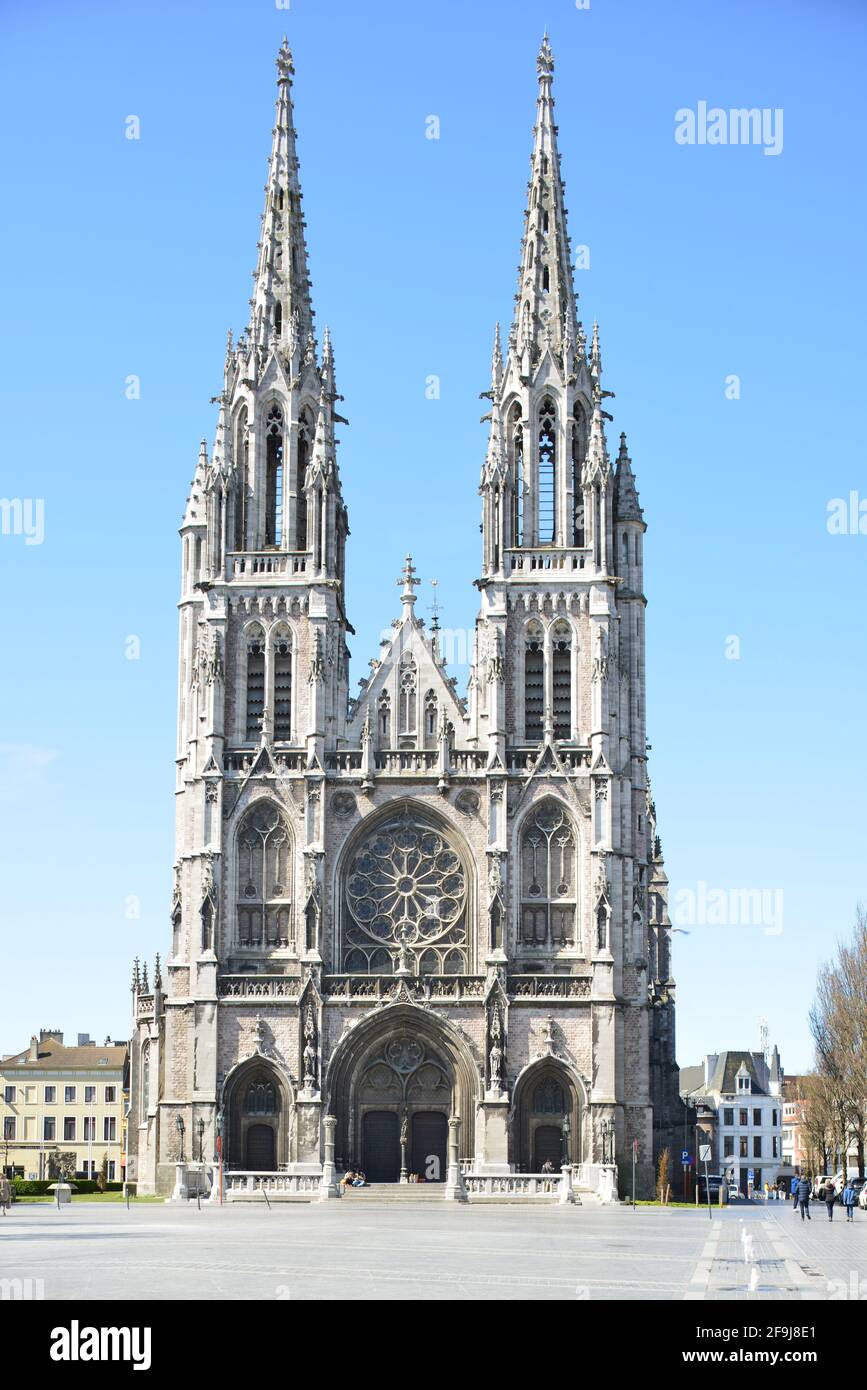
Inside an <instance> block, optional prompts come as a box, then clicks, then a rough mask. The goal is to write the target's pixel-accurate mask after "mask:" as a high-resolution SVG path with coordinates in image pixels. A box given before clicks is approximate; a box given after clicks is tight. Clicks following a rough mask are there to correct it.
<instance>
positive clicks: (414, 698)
mask: <svg viewBox="0 0 867 1390" xmlns="http://www.w3.org/2000/svg"><path fill="white" fill-rule="evenodd" d="M417 707H418V673H417V671H416V665H415V658H414V657H413V655H412V653H411V652H405V653H404V655H403V656H402V657H401V659H400V700H399V706H398V708H399V713H398V723H399V729H400V732H401V733H402V734H414V733H415V725H416V709H417Z"/></svg>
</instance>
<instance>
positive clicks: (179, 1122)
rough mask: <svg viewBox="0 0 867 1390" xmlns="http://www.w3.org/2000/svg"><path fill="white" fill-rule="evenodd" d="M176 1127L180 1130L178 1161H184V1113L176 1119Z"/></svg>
mask: <svg viewBox="0 0 867 1390" xmlns="http://www.w3.org/2000/svg"><path fill="white" fill-rule="evenodd" d="M175 1129H176V1130H177V1131H178V1163H184V1162H185V1161H186V1160H185V1158H184V1120H183V1116H182V1115H179V1116H178V1118H177V1119H176V1120H175Z"/></svg>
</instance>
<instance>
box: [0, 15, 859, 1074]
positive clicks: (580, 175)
mask: <svg viewBox="0 0 867 1390" xmlns="http://www.w3.org/2000/svg"><path fill="white" fill-rule="evenodd" d="M546 24H547V26H548V29H549V32H550V36H551V41H552V44H553V47H554V52H555V58H556V74H555V88H554V90H555V96H556V102H557V119H558V122H559V126H560V149H561V155H562V159H563V171H564V176H565V178H566V181H567V202H568V206H569V215H570V232H571V237H572V243H573V247H575V246H579V245H586V246H587V247H589V248H590V256H589V259H590V264H589V268H587V269H581V270H578V271H576V281H577V288H578V291H579V294H580V296H581V308H582V313H583V318H584V322H585V324H586V325H589V324H590V323H592V320H593V318H594V316H598V318H599V320H600V324H601V331H602V348H603V360H604V365H605V384H606V385H607V386H608V387H609V388H611V389H612V390H614V391H615V392H616V399H615V400H614V401H613V402H611V403H610V404H611V408H612V411H613V413H614V415H615V424H614V425H613V426H612V427H611V432H610V435H609V442H610V444H612V445H616V436H617V432H619V431H620V430H621V429H625V430H627V432H628V436H629V444H630V451H631V453H632V457H633V460H634V466H635V471H636V475H637V479H638V486H639V491H640V495H641V501H642V504H643V506H644V509H645V517H646V520H647V522H648V525H649V531H648V536H647V541H646V551H645V555H646V587H647V593H648V598H649V601H650V607H649V610H648V629H647V631H648V726H649V736H650V739H651V743H652V748H653V751H652V755H651V757H652V762H651V772H652V778H653V787H654V792H655V796H656V802H657V808H658V813H659V819H660V829H661V834H662V839H663V848H664V851H665V856H666V867H667V872H668V874H669V876H670V879H671V885H672V906H673V909H676V910H677V911H678V912H679V914H680V916H679V920H681V921H683V923H684V925H685V926H690V927H691V930H690V934H689V935H679V936H677V937H676V938H675V942H676V955H675V973H676V976H677V980H678V1001H679V1009H678V1032H679V1047H678V1053H679V1058H680V1061H681V1063H682V1064H685V1063H689V1062H693V1061H696V1060H698V1058H699V1056H700V1055H701V1054H702V1053H703V1052H704V1051H707V1050H716V1049H719V1048H722V1047H750V1046H752V1047H755V1046H757V1045H758V1035H759V1021H760V1019H761V1018H763V1017H765V1018H767V1019H768V1024H769V1029H770V1036H771V1040H772V1041H777V1042H778V1043H779V1045H780V1049H781V1052H782V1059H783V1064H784V1066H785V1067H786V1068H787V1070H789V1071H795V1070H798V1069H800V1068H803V1067H805V1066H806V1065H807V1064H808V1062H809V1059H810V1047H809V1040H808V1034H807V1028H806V1012H807V1009H808V1006H809V1002H810V998H811V994H812V989H813V982H814V978H815V972H816V968H817V965H818V964H819V962H820V961H821V960H822V959H823V958H824V957H825V956H827V955H828V954H829V953H830V951H831V950H832V949H833V946H834V943H835V940H836V939H837V937H838V936H839V935H840V934H842V933H845V932H846V931H847V930H848V928H849V926H850V924H851V922H852V919H853V916H854V911H855V905H856V903H857V901H858V900H859V898H861V899H865V898H867V875H865V764H867V753H865V720H864V685H865V665H867V661H865V636H864V612H865V585H864V572H865V558H867V535H859V534H849V535H832V534H830V533H829V531H828V526H827V519H828V504H829V502H830V501H831V499H833V498H838V497H839V498H845V499H847V503H848V498H849V494H850V493H851V492H855V493H857V494H858V498H857V499H856V501H857V500H865V501H867V466H865V451H864V424H863V401H864V378H865V334H864V330H863V323H864V311H865V281H864V244H865V220H867V219H865V186H864V149H865V114H864V112H865V107H864V97H863V75H864V71H865V66H867V64H865V58H867V53H865V49H867V43H865V38H867V10H865V7H864V5H863V4H862V3H860V2H859V0H824V2H823V3H822V4H820V5H819V4H815V3H812V0H810V2H809V3H808V0H788V3H783V2H782V0H779V2H778V3H770V0H765V3H762V4H756V3H755V0H727V3H725V4H722V3H717V4H709V3H696V0H663V2H662V3H654V4H647V3H646V0H591V4H590V7H589V9H578V8H577V7H576V5H575V4H574V0H545V3H544V4H536V3H527V0H496V3H494V0H474V3H473V4H471V5H470V4H466V3H460V4H458V3H454V0H438V3H437V4H436V5H422V4H406V3H398V2H397V0H369V3H366V4H363V5H362V4H358V3H357V0H352V2H350V0H291V7H288V8H281V7H278V6H276V5H274V4H273V3H272V4H268V3H266V0H260V2H259V3H245V4H227V3H224V0H209V3H207V4H205V3H200V2H198V0H185V3H183V4H181V5H178V4H176V3H173V4H169V3H165V0H150V3H148V4H144V5H119V4H117V3H115V0H111V3H105V4H97V3H87V2H86V0H82V2H81V3H79V4H77V5H74V6H70V5H69V4H66V3H64V4H59V3H54V2H53V0H43V2H42V3H40V4H39V5H36V6H34V5H33V4H31V3H29V0H28V3H23V0H6V3H5V4H4V6H3V12H2V18H0V37H2V54H3V56H2V64H3V72H2V81H0V141H2V147H3V148H2V155H3V167H4V205H5V208H4V216H3V218H2V220H0V277H2V301H3V304H4V307H5V332H4V334H3V344H2V355H3V363H2V371H0V391H2V397H3V420H4V424H3V432H2V444H0V458H2V475H0V495H2V496H3V497H6V498H21V499H41V500H42V502H43V503H44V539H43V543H42V544H40V545H36V544H34V545H26V544H25V538H24V536H23V535H20V534H19V535H14V534H3V535H0V573H2V580H0V582H2V595H3V603H2V617H0V621H2V651H3V657H4V675H3V680H2V682H0V815H2V835H0V856H2V880H3V891H2V899H0V901H2V928H0V952H2V955H0V1053H2V1052H6V1051H13V1050H18V1049H20V1048H23V1047H24V1046H26V1044H27V1041H28V1039H29V1036H30V1034H31V1032H33V1031H34V1030H36V1029H38V1028H39V1027H40V1026H57V1027H63V1028H65V1029H66V1030H67V1032H68V1033H73V1034H74V1033H75V1032H77V1031H79V1030H81V1031H90V1032H91V1033H92V1034H93V1035H94V1036H96V1037H100V1038H101V1037H102V1036H104V1035H105V1034H111V1035H112V1036H114V1037H123V1036H126V1035H127V1033H128V1031H129V1018H128V1015H129V994H128V992H127V990H128V981H129V975H130V962H131V960H132V957H133V956H134V955H136V954H139V955H142V956H145V957H148V958H149V959H152V957H153V955H154V953H155V952H156V951H160V952H162V953H164V952H165V950H166V947H167V944H168V941H169V919H168V911H169V902H170V891H171V865H172V858H173V814H174V807H173V785H174V767H173V757H174V729H175V664H176V613H175V603H176V600H177V589H178V576H179V541H178V537H177V527H178V525H179V524H180V520H181V515H182V511H183V505H184V499H185V497H186V495H187V490H188V486H189V480H190V478H191V475H192V472H193V469H194V465H195V458H196V452H197V449H198V442H199V439H200V438H201V436H202V435H206V436H207V437H208V440H209V444H210V442H211V441H212V439H213V431H214V424H215V412H214V407H213V406H212V405H211V404H209V398H210V397H211V396H213V395H215V394H216V393H217V392H218V391H219V390H220V388H221V385H222V364H223V355H224V344H225V337H226V331H227V329H228V328H229V327H230V326H231V327H232V328H233V330H234V331H235V332H236V333H237V332H238V331H239V330H240V329H241V328H243V326H244V324H245V322H246V312H247V299H248V296H249V294H250V293H251V285H252V281H251V278H250V272H251V271H252V269H253V267H254V265H255V261H256V238H257V234H258V219H259V214H260V211H261V204H262V186H263V182H264V179H265V175H266V168H267V156H268V150H269V145H270V129H271V123H272V119H273V102H274V96H275V85H274V81H275V72H274V57H275V54H276V50H277V47H278V45H279V42H280V39H281V37H282V35H283V33H284V31H285V32H286V34H287V35H288V38H289V42H290V44H291V46H292V48H293V50H294V54H295V64H296V69H297V77H296V82H295V88H294V96H295V114H296V123H297V128H298V136H299V155H300V160H301V179H302V187H303V189H304V194H305V204H304V205H305V211H306V215H307V220H308V228H307V234H308V245H309V251H310V261H311V272H312V279H313V291H314V300H315V307H316V310H317V322H318V325H319V328H320V330H321V329H322V327H323V326H324V325H325V324H326V323H327V324H328V325H329V326H330V328H331V330H332V334H333V338H334V345H335V354H336V362H337V371H338V389H339V390H341V391H342V393H343V394H344V396H345V398H346V399H345V406H344V407H343V409H344V411H345V413H346V415H347V416H348V417H349V420H350V421H351V427H350V428H349V429H344V430H343V431H342V445H341V451H340V463H341V470H342V476H343V483H344V490H345V495H346V499H347V503H348V506H349V513H350V523H351V527H352V536H351V539H350V542H349V556H348V608H349V615H350V619H351V621H352V622H353V624H354V626H355V628H356V630H357V637H356V638H355V639H354V642H353V644H352V646H353V670H354V678H353V679H355V678H357V677H361V676H362V675H363V674H365V672H366V671H367V661H368V659H369V658H370V657H371V656H373V655H375V653H376V650H377V637H378V634H379V632H380V630H381V629H382V628H383V627H385V626H387V625H388V623H389V622H390V619H391V618H392V617H393V616H395V615H396V613H397V610H398V606H399V605H398V598H397V589H396V586H395V579H396V577H397V575H398V573H399V571H400V568H401V563H402V558H403V556H404V554H405V553H406V551H407V550H411V551H412V553H413V556H414V558H415V563H416V565H417V566H418V568H419V571H420V574H421V575H422V576H423V577H424V579H425V580H429V579H438V580H439V585H438V593H439V598H440V601H441V602H442V605H443V613H442V622H443V625H444V626H445V627H446V628H449V629H452V630H454V631H460V630H461V629H466V628H469V627H470V626H471V624H472V621H473V617H474V613H475V601H476V598H477V595H476V591H475V590H474V589H473V588H472V580H473V578H474V577H475V576H476V575H477V574H478V570H479V541H480V538H479V532H478V520H479V499H478V496H477V486H478V474H479V468H480V465H481V462H482V459H483V455H484V449H485V442H486V440H485V431H484V428H483V427H482V426H480V424H479V416H480V415H481V414H482V412H483V408H484V403H482V402H479V401H478V399H477V394H478V392H479V391H481V390H484V389H485V388H486V387H487V385H488V371H489V361H490V347H491V338H492V332H493V325H494V321H495V320H496V319H498V318H499V319H501V320H503V321H504V323H507V322H508V320H509V317H510V314H511V309H512V295H513V293H514V290H515V287H516V265H517V260H518V251H519V243H520V234H521V222H522V211H523V198H524V192H525V187H526V180H527V176H528V160H529V153H530V143H531V126H532V122H533V115H534V99H535V91H536V80H535V57H536V53H537V51H538V47H539V42H540V39H541V35H542V30H543V28H544V26H545V25H546ZM700 102H706V103H707V106H708V108H713V107H720V108H723V109H725V110H728V109H730V108H736V107H749V108H752V107H756V108H760V109H765V108H767V109H768V110H769V111H775V110H778V109H780V110H782V112H783V126H782V133H783V147H782V150H781V152H779V153H777V154H773V155H767V154H765V153H764V150H763V148H762V146H761V145H758V146H757V145H738V146H733V145H731V144H728V145H719V144H716V145H712V144H694V145H684V144H679V143H678V142H677V141H676V139H675V129H676V124H677V122H676V113H677V112H678V111H680V110H683V109H689V110H693V111H696V112H697V111H698V108H699V103H700ZM431 115H436V116H438V117H439V120H440V138H439V139H438V140H430V139H427V138H425V130H426V119H427V118H428V117H429V116H431ZM129 116H137V117H138V118H139V120H140V125H141V138H140V139H139V140H129V139H127V138H126V136H125V131H126V125H125V123H126V121H127V118H128V117H129ZM131 374H135V375H137V376H139V377H140V380H141V399H140V400H137V401H131V400H128V399H126V396H125V389H124V388H125V380H126V378H127V377H128V376H129V375H131ZM432 374H436V375H437V376H439V378H440V381H441V395H440V399H439V400H430V399H427V398H426V394H425V382H426V378H427V377H428V376H430V375H432ZM732 376H736V377H737V378H739V397H738V398H730V397H731V395H732V387H731V384H730V385H729V387H728V390H727V379H728V378H730V377H732ZM865 510H867V508H865ZM7 529H8V528H7ZM865 530H867V519H865ZM432 592H433V591H432V590H431V589H430V588H429V587H428V586H425V590H424V591H423V593H422V597H421V599H420V606H421V605H424V604H427V603H429V602H430V601H431V596H432ZM130 637H134V638H136V639H138V642H139V644H140V656H139V659H137V660H130V659H128V653H129V651H130V650H131V648H130V646H129V644H128V639H129V638H130ZM732 638H736V639H738V643H739V657H738V659H731V657H732V655H733V654H736V653H737V650H738V645H737V644H735V643H732V642H731V640H730V639H732ZM132 649H134V648H132ZM453 669H454V670H455V671H456V673H457V674H458V676H459V677H460V679H461V681H463V679H464V678H465V675H466V670H465V668H459V667H458V666H457V665H456V666H455V667H453ZM701 884H705V885H707V888H706V890H705V891H706V893H707V894H712V893H714V892H716V893H721V894H722V895H723V896H722V899H721V900H719V899H712V900H711V902H712V903H713V902H716V901H722V902H723V903H724V904H725V905H726V906H725V907H724V911H723V915H724V916H727V917H728V918H729V919H731V917H732V916H733V915H734V913H735V904H736V903H737V901H738V900H737V898H736V897H733V895H734V894H737V893H738V892H757V891H761V890H763V891H764V892H765V893H766V894H767V895H769V896H768V897H767V898H766V909H767V910H766V913H765V916H764V924H763V921H762V919H761V918H760V919H759V920H758V921H756V920H754V921H753V923H752V925H734V924H732V922H731V920H729V922H728V924H715V923H714V922H713V920H712V918H713V912H712V910H711V911H707V910H705V909H703V908H702V906H701V903H702V898H701V893H702V890H701V888H700V886H699V885H701ZM777 892H779V893H781V894H782V898H781V899H778V898H776V897H775V896H772V895H774V894H776V893H777ZM684 893H687V894H688V893H692V894H693V895H694V897H695V901H696V904H697V906H696V910H695V912H692V911H691V910H690V907H689V901H690V900H689V899H688V898H685V897H684V896H683V894H684ZM780 903H781V904H782V921H781V923H780V915H779V907H780ZM684 905H685V906H684ZM136 914H138V915H136ZM708 916H710V918H711V920H709V921H707V920H705V921H693V922H688V921H687V919H688V918H690V917H693V918H701V917H704V918H707V917H708ZM780 924H782V930H781V931H778V930H777V927H778V926H779V925H780ZM768 927H770V930H768V929H767V928H768Z"/></svg>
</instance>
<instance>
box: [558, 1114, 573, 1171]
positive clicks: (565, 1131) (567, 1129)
mask: <svg viewBox="0 0 867 1390" xmlns="http://www.w3.org/2000/svg"><path fill="white" fill-rule="evenodd" d="M561 1133H562V1135H563V1158H562V1162H563V1163H564V1164H567V1163H568V1162H569V1136H570V1135H571V1133H572V1126H571V1124H570V1123H569V1115H568V1113H567V1114H565V1115H564V1116H563V1124H562V1126H561Z"/></svg>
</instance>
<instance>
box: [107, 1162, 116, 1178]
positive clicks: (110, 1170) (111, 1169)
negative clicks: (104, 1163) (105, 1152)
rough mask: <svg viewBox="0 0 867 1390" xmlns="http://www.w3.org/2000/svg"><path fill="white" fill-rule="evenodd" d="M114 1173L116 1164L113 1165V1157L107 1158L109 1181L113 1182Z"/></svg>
mask: <svg viewBox="0 0 867 1390" xmlns="http://www.w3.org/2000/svg"><path fill="white" fill-rule="evenodd" d="M116 1173H117V1168H116V1165H115V1161H114V1159H113V1158H110V1159H109V1160H108V1180H109V1182H114V1180H115V1176H116Z"/></svg>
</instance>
